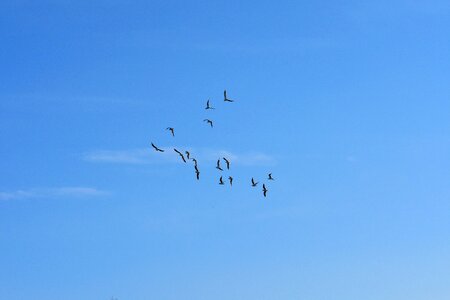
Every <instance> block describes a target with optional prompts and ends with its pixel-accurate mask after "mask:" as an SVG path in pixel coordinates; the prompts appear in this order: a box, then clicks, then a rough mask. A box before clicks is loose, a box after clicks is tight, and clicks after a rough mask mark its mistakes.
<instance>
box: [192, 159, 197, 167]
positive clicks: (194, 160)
mask: <svg viewBox="0 0 450 300" xmlns="http://www.w3.org/2000/svg"><path fill="white" fill-rule="evenodd" d="M192 161H193V162H194V164H195V166H197V160H196V159H195V158H192Z"/></svg>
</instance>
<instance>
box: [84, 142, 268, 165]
mask: <svg viewBox="0 0 450 300" xmlns="http://www.w3.org/2000/svg"><path fill="white" fill-rule="evenodd" d="M173 148H177V149H179V150H180V151H181V150H183V151H184V150H188V151H189V152H191V155H192V157H195V158H196V159H197V160H199V161H215V160H216V159H218V158H220V157H227V158H228V159H229V160H231V161H232V163H235V164H237V165H245V166H266V165H274V164H275V163H276V160H275V158H274V157H273V156H270V155H268V154H265V153H262V152H258V151H249V152H231V151H228V150H220V149H209V148H198V149H196V148H192V147H180V146H174V147H164V148H162V149H164V150H165V152H163V153H160V152H158V153H156V152H154V151H153V150H152V149H149V148H148V149H130V150H98V151H92V152H87V153H84V154H83V155H82V158H83V160H85V161H89V162H95V163H116V164H156V163H176V162H179V157H178V155H177V154H176V153H175V152H174V151H173Z"/></svg>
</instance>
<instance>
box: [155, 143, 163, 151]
mask: <svg viewBox="0 0 450 300" xmlns="http://www.w3.org/2000/svg"><path fill="white" fill-rule="evenodd" d="M152 147H153V148H154V149H155V150H156V151H159V152H164V150H162V149H159V148H158V147H156V146H155V144H153V143H152Z"/></svg>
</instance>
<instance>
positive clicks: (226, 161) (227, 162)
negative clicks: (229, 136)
mask: <svg viewBox="0 0 450 300" xmlns="http://www.w3.org/2000/svg"><path fill="white" fill-rule="evenodd" d="M223 160H224V161H225V163H226V164H227V169H228V170H229V169H230V161H229V160H228V159H226V158H225V157H223Z"/></svg>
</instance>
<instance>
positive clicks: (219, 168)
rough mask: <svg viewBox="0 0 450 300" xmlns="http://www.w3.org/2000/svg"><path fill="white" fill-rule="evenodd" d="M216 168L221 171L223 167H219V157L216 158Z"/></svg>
mask: <svg viewBox="0 0 450 300" xmlns="http://www.w3.org/2000/svg"><path fill="white" fill-rule="evenodd" d="M216 169H218V170H220V171H223V169H222V168H221V167H220V159H218V160H217V166H216Z"/></svg>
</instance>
